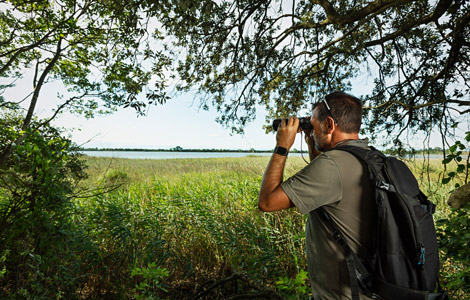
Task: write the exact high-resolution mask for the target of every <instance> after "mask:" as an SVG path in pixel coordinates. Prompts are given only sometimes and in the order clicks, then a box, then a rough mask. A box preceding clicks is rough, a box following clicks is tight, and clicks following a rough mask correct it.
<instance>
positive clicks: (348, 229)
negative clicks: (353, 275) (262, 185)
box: [281, 139, 376, 300]
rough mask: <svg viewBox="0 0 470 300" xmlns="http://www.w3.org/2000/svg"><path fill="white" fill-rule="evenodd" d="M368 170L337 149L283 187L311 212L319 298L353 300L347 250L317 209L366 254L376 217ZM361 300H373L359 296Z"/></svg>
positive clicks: (309, 247) (309, 239)
mask: <svg viewBox="0 0 470 300" xmlns="http://www.w3.org/2000/svg"><path fill="white" fill-rule="evenodd" d="M367 144H368V141H367V139H365V140H353V141H350V142H348V145H351V146H356V147H362V148H368V145H367ZM366 170H367V167H366V166H365V164H364V163H363V162H361V161H359V160H358V159H357V158H356V157H354V155H353V154H351V153H349V152H346V151H341V150H335V149H333V150H330V151H327V152H324V153H322V154H321V155H319V156H318V157H316V158H315V159H314V160H313V161H312V162H311V163H310V164H308V165H307V166H306V167H305V168H304V169H302V170H301V171H299V172H298V173H297V174H295V175H294V176H292V177H290V178H289V179H287V180H286V181H284V182H283V183H282V184H281V187H282V189H283V190H284V191H285V193H286V194H287V196H288V197H289V199H290V200H291V201H292V202H293V203H294V205H295V206H296V207H297V208H298V209H299V211H300V212H301V213H303V214H308V220H307V225H306V229H305V233H306V254H307V262H308V271H309V277H310V281H311V284H312V290H313V296H314V298H315V299H322V300H325V299H326V300H329V299H351V290H350V287H349V277H348V271H347V266H346V262H345V259H344V255H343V250H342V248H341V247H340V246H339V245H338V244H337V243H336V242H335V241H334V240H333V238H332V234H331V232H330V230H329V228H328V227H326V225H325V224H324V222H323V221H322V219H321V218H320V216H319V215H318V213H317V210H316V209H317V208H318V207H323V208H324V209H326V210H327V211H328V212H329V214H330V215H331V218H332V219H333V221H334V222H335V223H336V225H337V226H338V228H339V229H340V231H341V232H342V234H343V236H344V237H345V238H346V240H347V242H348V244H349V245H350V247H351V248H352V249H353V251H355V252H356V253H358V254H367V252H368V249H370V247H371V243H372V232H373V230H372V229H373V228H374V226H375V222H376V214H375V208H374V200H373V193H372V187H371V185H370V182H369V179H368V175H367V171H366ZM361 299H369V298H367V297H365V296H364V295H361Z"/></svg>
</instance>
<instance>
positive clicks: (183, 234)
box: [76, 156, 452, 299]
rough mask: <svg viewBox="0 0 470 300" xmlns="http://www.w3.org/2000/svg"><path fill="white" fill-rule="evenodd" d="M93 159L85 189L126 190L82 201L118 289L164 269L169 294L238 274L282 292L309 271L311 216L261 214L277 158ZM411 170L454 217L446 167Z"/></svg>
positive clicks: (417, 164)
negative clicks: (263, 191) (138, 273)
mask: <svg viewBox="0 0 470 300" xmlns="http://www.w3.org/2000/svg"><path fill="white" fill-rule="evenodd" d="M86 160H87V164H88V174H89V178H88V179H87V180H86V181H84V182H83V183H82V184H83V185H84V186H87V187H93V188H94V189H97V190H101V191H104V190H106V189H107V188H109V187H110V186H114V187H118V188H116V189H114V190H113V191H111V192H107V193H103V194H99V195H98V196H93V197H91V198H82V199H79V200H77V204H78V205H77V207H79V210H80V213H78V214H76V216H77V217H76V218H77V219H76V221H77V223H78V224H83V229H84V230H88V232H90V234H91V235H92V236H93V240H94V242H95V243H96V244H97V245H99V248H100V251H101V255H102V257H103V260H102V263H103V264H104V263H105V261H108V262H109V261H114V262H119V264H112V265H108V266H107V270H108V271H107V273H106V274H107V275H106V274H97V275H96V276H98V277H99V276H105V275H106V276H108V278H111V279H109V280H110V282H113V280H118V278H121V281H120V282H121V285H122V278H126V277H127V278H130V277H131V276H130V271H131V270H132V268H135V267H145V266H147V265H148V264H149V263H151V262H157V264H158V265H159V266H160V267H162V268H166V269H167V270H168V271H169V277H168V278H167V282H168V284H169V286H171V287H172V288H173V289H177V290H185V289H186V290H188V294H191V293H193V294H194V292H195V290H196V289H197V287H198V286H202V285H203V284H204V282H206V281H207V280H210V279H214V278H221V277H223V276H228V275H229V274H233V273H243V274H248V275H249V276H250V278H253V279H254V280H255V281H256V283H257V284H260V285H264V286H271V287H273V288H274V287H275V285H276V281H278V280H279V278H281V277H287V278H295V277H296V275H297V274H299V273H300V272H301V271H302V270H306V269H307V265H306V259H305V255H304V242H305V240H304V226H305V221H306V217H305V216H302V215H301V214H299V213H298V212H297V211H296V210H295V209H292V210H287V211H281V212H276V213H262V212H260V211H259V210H258V209H257V197H258V191H259V186H260V183H261V178H262V175H263V173H264V170H265V168H266V165H267V163H268V160H269V157H260V156H250V157H245V158H212V159H171V160H135V159H132V160H131V159H116V158H92V157H89V158H86ZM407 164H408V165H409V166H410V167H411V169H412V170H413V172H414V173H415V175H416V176H417V178H418V179H419V181H420V185H421V187H422V188H423V190H424V192H425V193H427V194H428V195H429V196H430V198H431V200H432V201H433V202H435V203H436V204H437V211H438V213H437V214H436V216H437V218H440V217H443V216H445V215H447V213H448V208H447V205H446V199H447V197H448V194H449V192H450V191H451V190H452V189H451V187H450V185H447V186H443V185H442V184H440V183H439V180H440V178H442V172H443V170H442V167H440V162H439V161H427V162H424V161H422V160H414V161H407ZM304 166H305V162H304V161H303V160H302V159H301V158H300V157H289V159H288V161H287V165H286V174H285V177H286V178H287V177H289V176H291V175H293V174H294V173H295V172H297V171H298V170H300V169H301V168H302V167H304ZM425 171H430V172H427V173H426V172H425ZM91 224H93V225H91ZM90 228H91V229H90ZM122 266H127V267H122ZM113 278H114V279H113ZM110 284H111V283H110ZM128 284H131V283H130V282H129V283H128ZM90 289H91V288H90ZM297 296H298V298H299V299H301V298H302V297H304V298H305V299H307V298H308V295H297ZM181 297H182V298H184V296H181Z"/></svg>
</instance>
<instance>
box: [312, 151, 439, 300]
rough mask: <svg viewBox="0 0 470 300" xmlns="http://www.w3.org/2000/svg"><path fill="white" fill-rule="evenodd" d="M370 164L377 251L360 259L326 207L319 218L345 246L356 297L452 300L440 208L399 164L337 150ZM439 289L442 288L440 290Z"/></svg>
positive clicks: (365, 153)
mask: <svg viewBox="0 0 470 300" xmlns="http://www.w3.org/2000/svg"><path fill="white" fill-rule="evenodd" d="M334 149H335V150H343V151H347V152H349V153H352V154H354V155H355V156H356V157H357V158H358V159H359V160H360V161H363V162H365V163H366V165H367V167H368V173H369V178H370V180H371V182H372V184H373V186H374V187H375V201H376V208H377V222H378V224H377V227H376V229H372V230H376V232H375V235H374V250H373V251H372V253H369V255H368V256H367V257H358V256H357V255H356V254H355V253H354V252H353V251H352V250H351V248H350V247H349V246H348V244H347V242H346V240H345V239H344V237H343V236H342V234H341V232H340V231H339V229H338V228H337V226H336V225H335V223H334V222H333V220H332V219H331V218H330V216H329V214H328V213H327V212H326V210H324V209H323V208H320V215H323V218H324V220H325V222H326V224H327V225H328V227H329V228H330V230H331V231H332V234H333V237H334V239H335V240H336V241H337V242H338V243H339V244H340V245H341V246H342V248H343V250H344V254H345V257H346V263H347V266H348V272H349V279H350V283H351V293H352V299H353V300H358V299H359V291H361V292H362V293H364V294H365V295H367V296H369V297H371V298H374V299H387V300H431V299H448V297H447V294H446V293H445V292H444V291H442V290H441V289H440V287H439V284H438V273H439V252H438V246H437V238H436V230H435V227H434V221H433V218H432V214H433V213H434V209H435V205H434V204H433V203H432V202H431V201H429V200H428V199H427V197H426V196H425V195H424V194H423V193H422V192H421V191H420V189H419V186H418V182H417V181H416V178H415V177H414V175H413V174H412V173H411V171H410V170H409V169H408V167H407V166H406V165H405V164H404V163H403V162H402V161H400V160H398V159H396V158H393V157H386V156H385V155H384V154H383V153H381V152H380V151H378V150H376V149H374V148H371V149H372V150H367V149H363V148H360V147H354V146H348V145H345V146H341V147H337V148H334ZM436 289H437V290H438V291H437V292H436Z"/></svg>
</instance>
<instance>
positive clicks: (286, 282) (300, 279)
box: [276, 270, 310, 300]
mask: <svg viewBox="0 0 470 300" xmlns="http://www.w3.org/2000/svg"><path fill="white" fill-rule="evenodd" d="M307 275H308V273H307V272H306V271H304V270H301V271H300V272H299V273H298V274H297V275H296V276H295V279H292V278H289V277H281V278H280V279H279V280H278V281H277V282H276V287H277V289H278V290H279V291H280V292H281V293H283V294H284V295H286V296H287V297H286V299H297V300H299V299H310V298H309V294H310V287H309V286H308V285H307V284H306V281H307V280H308V277H307Z"/></svg>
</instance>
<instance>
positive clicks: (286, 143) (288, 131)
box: [276, 117, 299, 150]
mask: <svg viewBox="0 0 470 300" xmlns="http://www.w3.org/2000/svg"><path fill="white" fill-rule="evenodd" d="M298 128H299V119H298V118H297V117H293V118H289V119H288V120H287V121H286V119H282V120H281V124H279V127H278V129H277V134H276V143H277V146H281V147H284V148H286V149H287V150H289V149H290V147H292V145H293V144H294V141H295V135H296V134H297V132H298Z"/></svg>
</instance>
